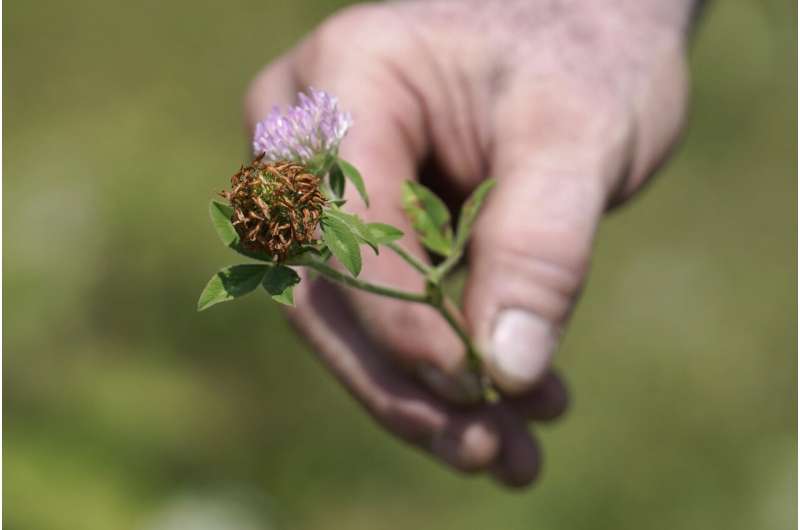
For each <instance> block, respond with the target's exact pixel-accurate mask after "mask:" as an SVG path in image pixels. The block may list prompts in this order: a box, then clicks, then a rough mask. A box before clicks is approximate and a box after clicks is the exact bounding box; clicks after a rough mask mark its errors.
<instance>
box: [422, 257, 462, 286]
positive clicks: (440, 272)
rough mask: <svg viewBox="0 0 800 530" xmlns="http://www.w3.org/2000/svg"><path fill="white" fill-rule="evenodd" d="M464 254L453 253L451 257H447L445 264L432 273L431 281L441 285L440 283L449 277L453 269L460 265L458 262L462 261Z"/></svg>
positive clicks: (442, 263)
mask: <svg viewBox="0 0 800 530" xmlns="http://www.w3.org/2000/svg"><path fill="white" fill-rule="evenodd" d="M462 254H463V252H453V253H452V254H450V256H448V257H447V259H445V260H444V261H443V262H441V263H440V264H439V266H438V267H436V268H435V269H433V270H432V271H431V273H430V276H429V277H430V279H431V281H433V282H435V283H439V281H440V280H441V279H442V278H444V277H445V276H447V273H448V272H450V271H451V270H452V269H453V267H455V266H456V265H457V264H458V261H459V260H460V259H461V255H462Z"/></svg>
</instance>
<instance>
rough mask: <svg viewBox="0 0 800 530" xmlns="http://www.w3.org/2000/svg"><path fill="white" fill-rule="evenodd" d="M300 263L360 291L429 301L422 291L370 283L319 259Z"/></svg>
mask: <svg viewBox="0 0 800 530" xmlns="http://www.w3.org/2000/svg"><path fill="white" fill-rule="evenodd" d="M301 265H303V266H305V267H308V268H310V269H314V270H315V271H317V272H318V273H320V274H321V275H323V276H325V277H326V278H329V279H331V280H333V281H335V282H339V283H343V284H345V285H349V286H350V287H354V288H356V289H361V290H362V291H368V292H370V293H374V294H379V295H382V296H388V297H391V298H397V299H398V300H406V301H408V302H417V303H420V304H428V303H430V302H429V300H428V296H427V295H425V294H423V293H411V292H408V291H401V290H399V289H393V288H391V287H386V286H385V285H378V284H376V283H370V282H366V281H364V280H359V279H358V278H353V277H352V276H349V275H347V274H344V273H341V272H339V271H337V270H336V269H334V268H333V267H330V266H328V265H326V264H324V263H322V262H320V261H315V260H308V261H304V262H303V263H301Z"/></svg>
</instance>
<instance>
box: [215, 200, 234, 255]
mask: <svg viewBox="0 0 800 530" xmlns="http://www.w3.org/2000/svg"><path fill="white" fill-rule="evenodd" d="M208 213H209V214H210V215H211V223H212V224H213V225H214V230H216V232H217V235H218V236H219V238H220V239H221V240H222V243H223V244H224V245H225V246H226V247H231V248H234V247H235V246H236V245H238V244H239V234H237V233H236V229H235V228H234V227H233V225H232V224H231V217H232V216H233V208H232V207H231V206H229V205H227V204H223V203H221V202H219V201H211V204H209V205H208Z"/></svg>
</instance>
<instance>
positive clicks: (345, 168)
mask: <svg viewBox="0 0 800 530" xmlns="http://www.w3.org/2000/svg"><path fill="white" fill-rule="evenodd" d="M336 165H337V166H338V167H339V169H340V170H341V172H342V173H343V174H344V176H345V177H347V180H349V181H350V182H352V183H353V186H355V187H356V190H358V194H359V195H361V198H362V199H363V200H364V204H366V205H367V206H369V196H368V195H367V187H366V186H365V185H364V179H363V178H362V177H361V173H359V172H358V170H357V169H356V168H355V166H353V164H351V163H350V162H348V161H347V160H342V159H341V158H340V159H338V160H337V163H336Z"/></svg>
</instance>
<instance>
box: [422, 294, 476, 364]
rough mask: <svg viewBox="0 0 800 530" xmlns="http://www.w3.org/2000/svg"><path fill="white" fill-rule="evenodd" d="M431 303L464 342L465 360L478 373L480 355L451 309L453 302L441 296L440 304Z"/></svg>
mask: <svg viewBox="0 0 800 530" xmlns="http://www.w3.org/2000/svg"><path fill="white" fill-rule="evenodd" d="M431 305H433V306H434V307H435V308H436V309H437V310H438V311H439V313H440V314H441V315H442V316H443V317H444V319H445V320H446V321H447V323H448V324H450V327H451V328H452V329H453V331H455V333H456V335H458V338H460V339H461V342H463V343H464V347H466V349H467V361H469V364H470V367H471V368H472V369H473V370H475V371H476V373H480V371H481V355H480V353H479V350H478V348H477V347H476V346H475V343H474V342H472V337H470V336H469V333H467V330H465V329H464V327H463V326H462V325H461V323H460V322H459V321H458V318H457V317H456V315H455V313H454V311H453V310H452V309H451V307H452V305H453V303H452V302H451V301H450V300H449V299H448V298H444V297H443V298H442V302H441V304H438V305H437V304H431Z"/></svg>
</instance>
